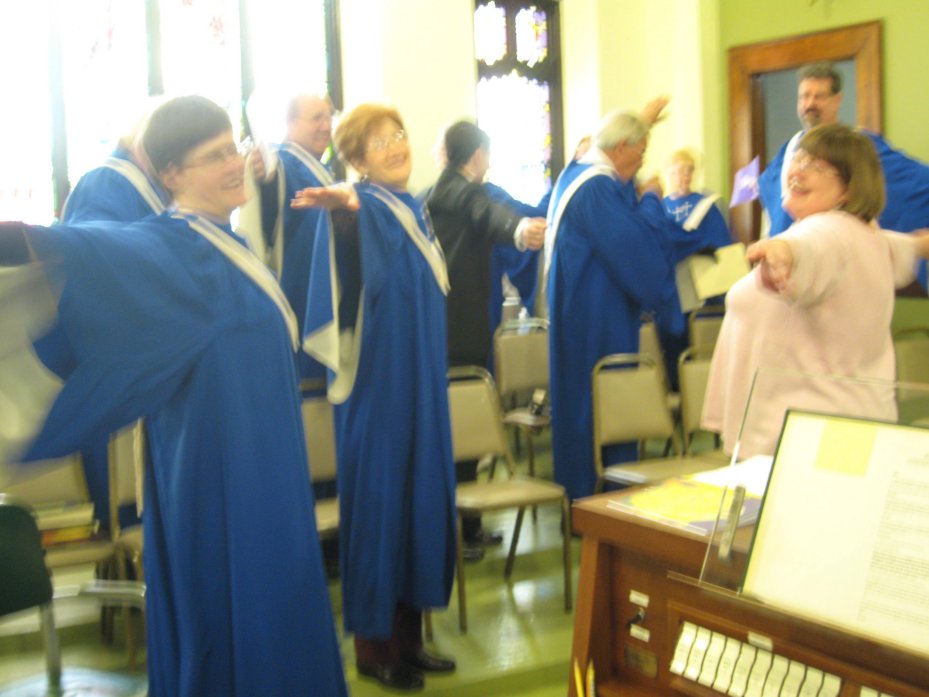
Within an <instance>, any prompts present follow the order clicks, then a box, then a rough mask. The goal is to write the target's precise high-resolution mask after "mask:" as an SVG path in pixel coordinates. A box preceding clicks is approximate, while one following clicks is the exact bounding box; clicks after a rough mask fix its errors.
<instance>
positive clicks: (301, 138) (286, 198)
mask: <svg viewBox="0 0 929 697" xmlns="http://www.w3.org/2000/svg"><path fill="white" fill-rule="evenodd" d="M331 138H332V102H331V101H330V100H329V97H327V96H326V95H318V94H300V95H297V96H295V97H294V98H293V99H291V100H290V103H289V104H288V107H287V136H286V138H285V139H284V142H283V143H281V144H280V146H278V148H277V159H278V163H279V166H278V167H276V168H275V170H274V171H273V172H271V173H270V174H269V175H267V176H265V166H266V165H268V166H270V163H264V162H262V161H255V160H253V163H254V164H255V165H257V169H256V172H255V173H256V175H261V176H258V177H257V178H258V179H259V182H260V186H259V187H258V190H257V194H258V195H257V196H255V197H254V198H253V199H252V200H251V201H250V202H249V203H247V204H246V205H245V206H244V207H243V210H242V216H241V218H240V223H239V229H240V231H242V232H244V233H245V235H246V237H247V238H248V240H249V242H250V243H251V245H252V247H253V248H254V249H255V251H256V253H257V254H258V255H259V256H260V257H262V258H263V259H264V260H265V263H266V264H267V265H268V267H269V268H270V269H271V270H272V271H274V273H275V274H276V275H277V277H278V278H279V279H280V283H281V288H282V289H283V291H284V295H286V296H287V300H288V301H289V302H290V306H291V307H292V308H293V310H294V314H295V315H296V317H297V322H298V323H299V328H300V331H301V333H302V331H303V321H304V318H305V316H306V296H307V287H308V286H309V277H310V267H311V266H312V256H313V244H314V240H315V239H316V228H317V225H318V224H319V217H320V211H319V210H318V209H315V208H305V209H297V208H291V207H290V201H291V200H292V199H293V198H294V195H295V194H296V192H298V191H301V190H303V189H308V188H312V187H318V186H328V185H330V184H333V183H334V181H335V180H334V179H333V175H332V172H331V171H330V170H329V168H328V167H326V165H324V164H323V163H322V161H321V159H322V157H323V155H324V154H325V153H326V150H327V149H328V148H329V143H330V140H331ZM296 360H297V372H298V374H299V376H300V379H301V380H314V379H315V380H320V381H322V380H324V379H325V377H326V371H325V368H324V367H323V366H322V364H320V363H319V362H318V361H316V360H315V359H313V358H311V357H310V356H308V355H307V354H306V353H304V352H303V351H299V352H298V353H297V356H296Z"/></svg>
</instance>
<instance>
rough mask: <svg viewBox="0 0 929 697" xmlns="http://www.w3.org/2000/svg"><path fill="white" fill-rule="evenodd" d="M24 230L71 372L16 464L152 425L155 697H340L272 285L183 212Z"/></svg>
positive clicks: (222, 236) (148, 576)
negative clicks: (52, 297) (56, 291)
mask: <svg viewBox="0 0 929 697" xmlns="http://www.w3.org/2000/svg"><path fill="white" fill-rule="evenodd" d="M7 225H8V226H9V225H10V224H7ZM25 230H26V235H27V237H28V240H29V243H30V244H31V246H32V249H33V250H34V251H35V252H36V254H37V255H38V257H39V258H40V259H43V260H46V264H45V265H46V273H47V274H48V275H49V276H50V277H52V278H53V279H56V280H57V281H58V282H59V283H63V285H62V286H61V296H60V300H59V302H58V303H57V308H56V310H57V313H58V321H59V323H60V325H61V327H62V328H63V332H64V335H65V336H66V337H67V340H68V342H69V343H70V348H71V354H72V355H73V356H74V357H75V359H74V362H73V365H72V366H70V370H69V371H67V372H65V373H64V374H62V375H61V378H62V379H63V381H64V382H63V386H62V388H61V391H60V393H59V394H58V395H57V397H56V398H55V400H54V402H53V403H52V405H51V408H50V410H49V411H48V414H47V417H46V418H45V420H44V423H42V424H41V428H40V429H39V430H38V434H37V436H36V437H35V439H34V440H33V442H32V445H31V446H30V447H29V448H28V451H27V452H26V454H25V459H27V460H32V459H41V458H47V457H54V456H61V455H64V454H66V453H68V452H71V451H73V450H74V449H75V448H76V447H77V446H79V445H80V444H81V443H82V442H83V441H84V439H85V438H86V436H87V434H91V433H99V432H110V431H114V430H117V429H119V428H120V427H122V426H124V425H126V424H128V423H130V422H132V421H134V420H135V419H138V418H140V417H144V418H145V419H146V421H147V425H148V435H149V441H148V442H149V448H150V454H151V459H150V463H149V464H148V466H147V467H146V472H145V526H144V538H145V540H144V543H145V581H146V584H147V589H148V592H147V597H146V607H147V631H148V660H147V662H148V673H149V694H150V695H152V697H213V696H215V697H253V696H254V695H262V697H293V696H294V695H309V694H313V695H327V696H328V695H333V696H336V697H340V696H342V695H346V694H347V690H346V686H345V681H344V677H343V672H342V664H341V658H340V653H339V644H338V640H337V637H336V633H335V625H334V622H333V617H332V610H331V607H330V604H329V596H328V593H327V585H326V578H325V574H324V571H323V564H322V559H321V555H320V547H319V540H318V537H317V533H316V527H315V515H314V501H313V495H312V492H311V489H310V479H309V473H308V469H307V464H306V449H305V444H304V436H303V428H302V419H301V411H300V399H299V395H298V391H297V381H296V375H295V371H294V364H293V351H294V348H295V345H296V340H297V334H296V322H295V321H294V319H293V317H292V314H290V316H289V317H288V314H289V313H290V310H289V308H288V307H287V304H286V300H284V299H283V296H282V294H281V293H280V289H279V288H278V287H277V286H276V283H275V281H274V279H273V277H272V276H271V275H270V274H269V273H268V272H267V270H266V269H265V268H264V267H263V265H262V264H261V263H260V262H259V261H258V260H257V258H255V257H254V256H253V255H252V254H251V253H250V252H248V251H247V250H246V249H245V247H244V246H243V245H242V244H241V240H240V239H239V238H237V237H234V235H233V233H232V231H231V229H229V228H220V227H218V226H215V225H212V224H211V223H206V222H205V221H203V220H202V219H199V218H194V217H191V218H185V217H180V214H175V216H172V215H171V214H170V213H165V214H162V215H161V216H158V217H152V218H149V219H147V220H145V221H142V222H138V223H135V224H129V225H114V224H109V225H108V224H104V223H95V224H85V225H81V226H58V227H55V228H50V229H47V228H38V227H29V228H26V229H25ZM2 237H3V231H2V230H0V238H2ZM7 237H9V236H7ZM262 274H264V276H263V275H262ZM3 300H4V303H6V301H7V300H9V299H8V298H4V299H3ZM13 300H15V298H14V299H13ZM5 306H7V307H9V305H5Z"/></svg>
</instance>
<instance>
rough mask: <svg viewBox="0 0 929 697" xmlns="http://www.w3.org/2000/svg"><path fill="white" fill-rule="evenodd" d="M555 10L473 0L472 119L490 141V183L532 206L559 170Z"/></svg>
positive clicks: (540, 2) (541, 0)
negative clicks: (474, 109)
mask: <svg viewBox="0 0 929 697" xmlns="http://www.w3.org/2000/svg"><path fill="white" fill-rule="evenodd" d="M558 36H559V32H558V4H557V3H556V2H554V1H553V0H536V1H535V2H529V1H527V0H490V1H489V2H488V1H486V0H477V2H476V5H475V10H474V43H475V55H476V57H477V65H478V83H477V119H478V123H479V124H480V126H481V128H483V129H484V130H485V131H487V133H488V134H489V135H490V138H491V149H492V156H491V170H490V179H491V180H492V181H493V182H494V183H495V184H497V185H499V186H502V187H503V188H504V189H506V190H507V191H508V192H509V193H510V195H511V196H513V197H514V198H516V199H518V200H521V201H524V202H526V203H536V202H538V201H539V199H540V198H542V196H543V195H544V194H545V193H546V192H547V191H548V189H549V188H550V187H551V185H552V183H553V181H554V179H555V177H556V176H557V175H558V173H559V172H560V171H561V168H562V166H563V165H564V158H563V156H562V153H563V152H564V148H563V144H562V118H561V75H560V67H559V66H560V60H559V55H560V46H559V39H558Z"/></svg>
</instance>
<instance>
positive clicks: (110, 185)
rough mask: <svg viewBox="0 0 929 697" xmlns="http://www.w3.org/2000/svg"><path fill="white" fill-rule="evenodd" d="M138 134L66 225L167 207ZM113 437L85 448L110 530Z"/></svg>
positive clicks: (70, 211) (88, 185)
mask: <svg viewBox="0 0 929 697" xmlns="http://www.w3.org/2000/svg"><path fill="white" fill-rule="evenodd" d="M135 140H136V134H135V133H133V134H130V135H127V136H125V137H124V138H122V139H120V142H119V145H118V146H117V147H116V149H115V150H114V152H113V154H112V155H111V156H110V157H109V158H107V160H106V161H105V162H104V163H103V165H102V166H100V167H97V168H96V169H92V170H90V171H89V172H87V173H86V174H84V175H83V176H82V177H81V178H80V179H79V180H78V182H77V185H76V186H75V187H74V189H73V190H72V191H71V193H70V194H69V195H68V198H67V200H66V201H65V205H64V209H63V211H62V214H61V222H62V223H68V224H71V223H85V222H90V221H103V220H110V221H115V222H124V223H131V222H135V221H136V220H142V218H146V217H148V216H150V215H157V214H159V213H161V212H163V211H164V210H165V207H166V206H167V204H168V193H167V192H166V191H165V190H164V187H162V186H161V183H160V182H159V181H158V178H157V177H156V176H154V175H152V174H151V172H150V167H149V165H148V164H147V158H146V156H145V153H144V152H143V151H142V149H141V147H140V146H139V144H138V143H137V142H135ZM55 335H56V332H53V333H52V334H51V335H50V336H49V337H47V338H46V339H45V341H44V346H45V347H46V350H50V349H49V347H50V344H51V342H52V341H54V339H55ZM109 439H110V435H109V434H106V433H104V434H100V435H98V436H95V437H93V438H92V439H91V440H90V441H89V442H88V443H86V444H85V445H84V447H83V448H81V457H82V459H83V464H84V477H85V479H86V480H87V488H88V490H89V492H90V497H91V499H92V500H93V502H94V515H95V517H96V518H97V520H99V521H100V524H101V525H102V526H103V527H105V528H107V527H109V524H110V505H109V502H110V490H109V483H108V482H109V477H108V474H107V464H108V459H109V445H108V444H109ZM119 518H120V524H121V525H123V526H127V525H132V524H134V523H138V522H139V518H138V515H137V514H136V511H135V507H134V506H127V507H124V508H123V509H121V510H120V512H119Z"/></svg>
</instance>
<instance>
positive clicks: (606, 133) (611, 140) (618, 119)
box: [594, 111, 648, 150]
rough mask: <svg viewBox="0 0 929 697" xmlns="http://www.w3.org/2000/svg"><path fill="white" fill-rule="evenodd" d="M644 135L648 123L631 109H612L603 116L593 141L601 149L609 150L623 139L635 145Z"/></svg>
mask: <svg viewBox="0 0 929 697" xmlns="http://www.w3.org/2000/svg"><path fill="white" fill-rule="evenodd" d="M646 136H648V125H647V124H646V123H645V122H644V121H643V120H642V118H641V117H640V116H639V115H638V114H634V113H632V112H631V111H613V112H610V113H609V114H607V115H606V116H604V117H603V120H602V121H601V122H600V128H598V129H597V134H596V135H595V136H594V141H595V142H596V144H597V147H598V148H600V149H601V150H609V149H610V148H612V147H614V146H615V145H616V144H618V143H621V142H623V141H625V142H626V143H628V144H629V145H636V144H637V143H639V142H641V141H642V139H643V138H645V137H646Z"/></svg>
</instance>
